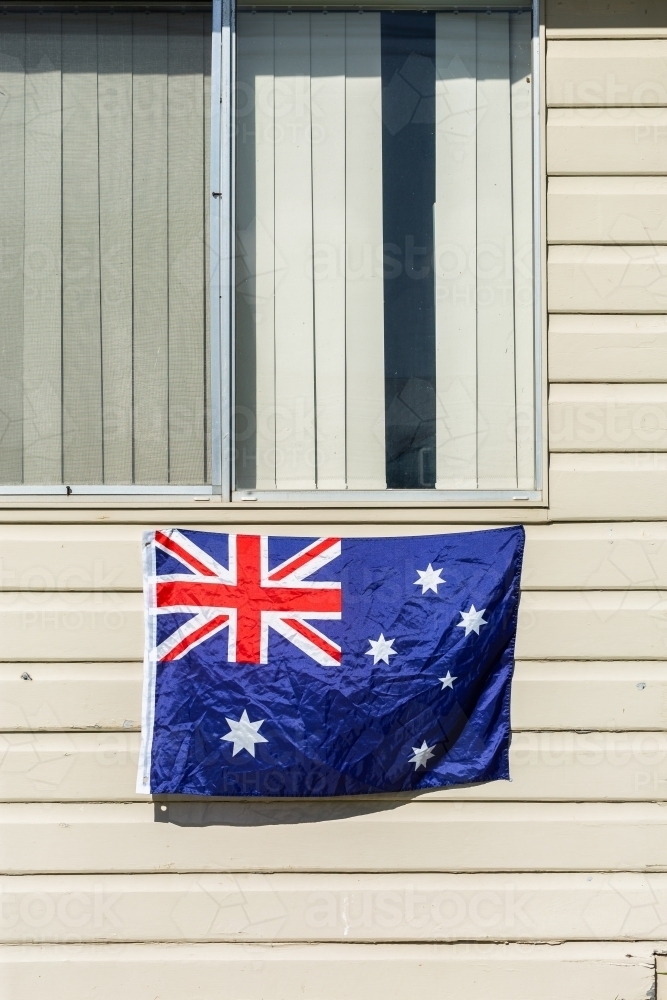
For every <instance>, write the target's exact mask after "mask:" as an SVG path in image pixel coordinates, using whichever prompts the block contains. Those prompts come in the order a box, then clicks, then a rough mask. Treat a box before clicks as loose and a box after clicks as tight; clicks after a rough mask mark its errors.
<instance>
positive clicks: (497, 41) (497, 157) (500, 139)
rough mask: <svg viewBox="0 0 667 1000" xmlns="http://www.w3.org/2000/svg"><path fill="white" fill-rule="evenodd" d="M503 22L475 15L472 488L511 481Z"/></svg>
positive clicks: (508, 160) (508, 154)
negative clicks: (474, 474) (474, 470)
mask: <svg viewBox="0 0 667 1000" xmlns="http://www.w3.org/2000/svg"><path fill="white" fill-rule="evenodd" d="M512 272H513V254H512V145H511V118H510V85H509V21H508V16H507V15H506V14H494V16H493V17H488V16H485V15H481V16H480V15H478V18H477V406H478V423H477V436H478V437H477V439H478V486H479V487H480V489H512V488H513V487H516V399H515V387H514V378H515V373H514V283H513V273H512Z"/></svg>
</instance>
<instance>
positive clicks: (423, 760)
mask: <svg viewBox="0 0 667 1000" xmlns="http://www.w3.org/2000/svg"><path fill="white" fill-rule="evenodd" d="M434 745H435V744H434ZM412 750H413V754H412V757H410V758H409V761H410V763H411V764H414V765H415V771H417V770H418V769H419V768H420V767H426V764H427V763H428V761H429V760H430V759H431V757H435V754H434V753H433V748H432V747H430V746H428V745H427V743H426V740H422V745H421V746H420V747H413V748H412Z"/></svg>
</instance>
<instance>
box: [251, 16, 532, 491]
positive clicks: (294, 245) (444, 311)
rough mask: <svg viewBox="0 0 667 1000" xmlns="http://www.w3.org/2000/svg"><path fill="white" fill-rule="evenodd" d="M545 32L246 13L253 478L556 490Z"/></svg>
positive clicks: (349, 486)
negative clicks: (538, 93) (539, 124)
mask: <svg viewBox="0 0 667 1000" xmlns="http://www.w3.org/2000/svg"><path fill="white" fill-rule="evenodd" d="M531 35H532V31H531V14H530V11H527V10H521V11H515V12H507V11H494V12H484V13H454V12H452V11H449V12H433V11H423V10H421V9H419V10H394V11H390V10H386V11H381V12H379V11H374V10H371V11H368V10H363V11H360V10H357V11H354V12H351V11H347V12H343V11H340V12H336V11H335V10H332V9H331V8H329V9H328V10H327V9H324V10H318V11H312V10H311V11H309V12H305V11H301V12H299V11H294V12H291V11H289V12H284V11H283V12H280V11H273V12H272V11H263V10H261V8H258V9H257V10H256V11H255V10H253V11H252V12H249V11H248V12H246V11H241V12H239V14H238V17H237V104H236V254H237V256H236V301H235V315H236V322H235V337H236V340H235V379H234V385H235V479H236V488H237V490H238V491H239V495H242V494H243V493H244V492H249V493H255V494H256V495H258V496H262V495H266V496H267V497H269V496H271V495H274V496H281V495H282V496H285V497H289V496H293V495H297V494H299V493H301V491H312V492H311V494H310V495H312V496H313V497H314V498H316V497H317V496H325V495H331V493H332V491H333V493H334V495H337V494H341V495H348V496H349V497H350V498H352V496H353V495H354V491H357V493H356V495H357V496H361V495H364V496H365V495H369V493H370V495H371V496H379V497H381V496H382V495H383V494H384V495H385V496H386V495H387V491H392V495H394V496H398V497H400V496H412V495H413V491H419V492H418V494H416V495H418V496H422V497H423V498H427V497H428V496H429V493H428V491H447V494H449V493H452V494H459V495H461V496H463V495H469V496H472V497H474V496H477V495H481V493H484V492H492V493H496V494H497V495H498V496H502V495H503V494H504V493H505V494H507V495H509V496H513V495H514V494H516V492H517V491H522V492H524V491H526V498H527V493H529V492H530V491H534V490H535V489H536V486H537V483H536V426H535V425H536V421H535V353H536V352H535V324H534V304H533V298H534V297H533V273H534V253H533V247H534V238H533V138H532V131H533V130H532V99H531ZM342 491H346V493H345V494H343V493H342ZM380 491H382V492H380ZM394 491H397V492H394ZM398 491H400V492H398ZM432 495H433V496H436V495H437V493H435V492H434V493H433V494H432Z"/></svg>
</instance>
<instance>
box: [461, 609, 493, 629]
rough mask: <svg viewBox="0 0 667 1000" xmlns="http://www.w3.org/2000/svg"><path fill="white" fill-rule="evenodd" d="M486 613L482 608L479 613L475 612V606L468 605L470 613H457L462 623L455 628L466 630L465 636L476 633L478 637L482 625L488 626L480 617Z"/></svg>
mask: <svg viewBox="0 0 667 1000" xmlns="http://www.w3.org/2000/svg"><path fill="white" fill-rule="evenodd" d="M485 611H486V608H482V610H481V611H475V605H474V604H471V605H470V611H459V614H460V615H461V618H462V619H463V621H460V622H458V624H457V628H464V629H465V630H466V635H469V634H470V632H476V633H477V635H479V630H480V628H481V627H482V625H488V624H489V623H488V622H487V621H486V619H485V618H482V615H483V614H484V612H485Z"/></svg>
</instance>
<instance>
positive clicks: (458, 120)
mask: <svg viewBox="0 0 667 1000" xmlns="http://www.w3.org/2000/svg"><path fill="white" fill-rule="evenodd" d="M435 23H436V41H435V46H436V48H435V58H436V74H435V78H436V83H435V102H436V114H435V121H436V154H435V162H436V175H435V177H436V179H435V185H436V203H435V211H434V217H435V234H434V243H435V258H434V264H435V317H436V320H435V322H436V334H435V336H436V396H437V403H436V405H437V412H436V451H437V467H436V488H438V489H444V490H454V489H467V490H469V489H475V488H476V486H477V291H476V277H475V266H476V244H477V232H476V230H477V84H476V79H477V40H476V39H477V28H476V24H477V18H476V15H475V14H459V15H458V16H457V17H451V16H448V15H446V14H436V16H435Z"/></svg>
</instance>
